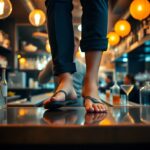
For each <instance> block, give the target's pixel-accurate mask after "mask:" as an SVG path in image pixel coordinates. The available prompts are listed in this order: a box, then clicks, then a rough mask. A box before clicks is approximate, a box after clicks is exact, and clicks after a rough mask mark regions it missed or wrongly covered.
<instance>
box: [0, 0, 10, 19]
mask: <svg viewBox="0 0 150 150" xmlns="http://www.w3.org/2000/svg"><path fill="white" fill-rule="evenodd" d="M11 12H12V4H11V2H10V0H0V19H4V18H7V17H8V16H9V15H10V14H11Z"/></svg>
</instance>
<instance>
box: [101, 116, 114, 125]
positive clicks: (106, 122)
mask: <svg viewBox="0 0 150 150" xmlns="http://www.w3.org/2000/svg"><path fill="white" fill-rule="evenodd" d="M99 125H103V126H109V125H112V120H110V119H108V118H106V119H104V120H102V121H101V122H100V123H99Z"/></svg>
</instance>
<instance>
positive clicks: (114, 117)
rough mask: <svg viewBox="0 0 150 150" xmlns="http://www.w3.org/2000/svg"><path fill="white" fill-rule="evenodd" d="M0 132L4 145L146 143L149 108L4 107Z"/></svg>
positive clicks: (148, 139)
mask: <svg viewBox="0 0 150 150" xmlns="http://www.w3.org/2000/svg"><path fill="white" fill-rule="evenodd" d="M0 135H1V140H0V144H4V145H5V144H6V145H7V144H24V145H30V144H31V145H43V144H46V145H68V144H74V145H78V144H79V145H82V144H83V145H85V144H86V145H87V144H89V145H90V144H91V145H92V144H136V143H138V144H140V143H141V144H149V143H150V107H149V106H145V107H144V106H136V107H125V106H124V107H123V106H122V107H109V108H108V112H107V113H95V114H92V113H86V112H85V109H84V108H83V107H66V108H61V109H58V110H55V111H50V110H45V109H44V108H42V107H39V108H36V107H8V108H7V109H1V110H0Z"/></svg>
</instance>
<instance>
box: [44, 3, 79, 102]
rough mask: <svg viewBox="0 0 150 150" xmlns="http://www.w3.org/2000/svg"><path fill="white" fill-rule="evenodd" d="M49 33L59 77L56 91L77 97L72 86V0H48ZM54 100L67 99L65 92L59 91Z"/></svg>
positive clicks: (73, 70)
mask: <svg viewBox="0 0 150 150" xmlns="http://www.w3.org/2000/svg"><path fill="white" fill-rule="evenodd" d="M46 7H47V23H48V34H49V40H50V45H51V50H52V58H53V64H54V75H55V76H57V77H58V78H59V85H58V87H57V89H56V92H58V91H60V90H64V91H66V93H67V94H68V95H71V98H73V97H76V94H75V91H74V89H73V86H72V75H71V74H72V73H73V72H75V71H76V68H75V64H74V63H73V53H74V36H73V26H72V14H71V11H72V8H73V7H72V0H47V1H46ZM53 100H65V95H64V93H58V94H56V95H55V97H53Z"/></svg>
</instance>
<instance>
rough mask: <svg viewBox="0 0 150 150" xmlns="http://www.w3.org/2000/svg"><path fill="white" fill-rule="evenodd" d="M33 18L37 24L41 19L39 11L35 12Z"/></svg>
mask: <svg viewBox="0 0 150 150" xmlns="http://www.w3.org/2000/svg"><path fill="white" fill-rule="evenodd" d="M34 19H35V24H36V25H37V26H38V25H39V24H40V20H41V16H40V14H39V13H37V14H35V16H34Z"/></svg>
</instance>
